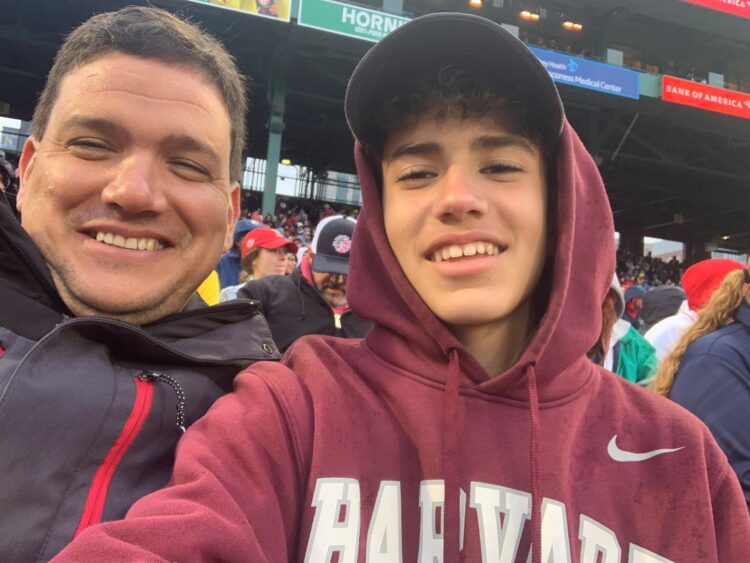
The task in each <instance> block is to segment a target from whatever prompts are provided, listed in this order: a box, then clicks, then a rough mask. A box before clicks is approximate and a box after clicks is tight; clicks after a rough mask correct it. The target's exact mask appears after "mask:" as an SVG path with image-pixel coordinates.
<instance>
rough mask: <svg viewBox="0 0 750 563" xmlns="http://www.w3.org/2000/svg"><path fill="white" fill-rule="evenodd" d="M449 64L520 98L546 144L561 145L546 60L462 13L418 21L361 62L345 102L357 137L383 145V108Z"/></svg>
mask: <svg viewBox="0 0 750 563" xmlns="http://www.w3.org/2000/svg"><path fill="white" fill-rule="evenodd" d="M447 66H451V67H454V68H457V69H461V70H466V71H469V72H471V73H472V74H473V75H474V76H476V77H478V78H480V79H482V80H483V81H486V82H487V83H488V85H489V87H490V88H491V89H492V90H493V91H497V92H499V93H502V92H504V91H506V90H507V91H508V93H509V94H511V93H513V94H515V95H516V96H521V99H522V100H524V101H525V102H526V103H527V108H528V114H529V118H530V125H531V126H532V127H533V129H534V130H535V132H537V133H538V134H539V135H541V138H542V139H543V140H544V141H545V143H548V144H551V145H554V144H556V142H557V140H558V139H559V138H560V134H561V133H562V128H563V121H564V110H563V105H562V101H561V100H560V95H559V93H558V91H557V87H556V86H555V83H554V82H553V80H552V78H551V77H550V75H549V73H548V72H547V71H546V70H545V68H544V66H543V65H542V63H541V62H540V61H539V60H538V59H537V58H536V57H535V56H534V54H533V53H532V52H531V51H529V49H528V48H527V47H526V45H524V43H523V42H522V41H521V40H520V39H518V38H517V37H516V36H514V35H513V34H512V33H510V32H509V31H507V30H505V29H503V27H502V26H500V24H498V23H496V22H493V21H491V20H488V19H486V18H482V17H479V16H474V15H471V14H458V13H435V14H428V15H426V16H420V17H418V18H415V19H413V20H411V21H409V22H407V23H405V24H404V25H402V26H401V27H399V28H397V29H395V30H394V31H392V32H391V33H389V34H388V35H386V36H385V37H384V38H383V39H381V40H380V41H379V42H378V43H376V44H375V45H374V46H373V47H372V48H370V50H369V51H368V52H367V53H366V54H365V56H364V57H362V60H361V61H360V62H359V64H358V65H357V67H356V68H355V69H354V72H353V74H352V76H351V78H350V80H349V86H348V88H347V91H346V100H345V103H344V108H345V111H346V119H347V122H348V123H349V128H350V129H351V130H352V133H353V134H354V136H355V137H356V138H357V139H358V140H359V141H360V142H361V143H362V144H363V145H365V146H368V147H370V148H380V147H381V146H382V143H383V142H384V134H385V133H384V132H383V131H382V130H381V129H380V127H379V126H378V124H377V120H376V115H375V114H376V112H377V110H378V108H379V107H381V105H382V104H383V103H384V102H387V101H389V100H392V99H394V98H396V97H397V96H398V95H399V94H400V93H402V92H403V91H404V90H405V88H408V85H409V83H410V80H411V79H412V78H413V77H415V76H424V74H425V73H430V72H435V73H437V72H439V71H440V69H442V68H445V67H447Z"/></svg>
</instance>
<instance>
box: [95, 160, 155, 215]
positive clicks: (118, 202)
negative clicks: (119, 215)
mask: <svg viewBox="0 0 750 563" xmlns="http://www.w3.org/2000/svg"><path fill="white" fill-rule="evenodd" d="M157 175H158V171H157V163H156V162H155V159H154V157H153V156H151V155H148V154H134V155H130V156H128V157H126V158H124V159H123V160H122V161H120V162H119V164H118V165H117V166H116V170H115V175H114V177H113V178H112V179H111V180H110V181H109V183H108V184H107V185H106V186H105V187H104V189H103V190H102V201H103V202H104V203H106V204H109V205H115V206H117V207H119V208H120V209H122V210H123V211H125V212H128V213H149V212H151V213H162V212H163V211H165V210H166V209H167V200H166V197H165V195H164V193H163V191H162V189H161V187H160V186H159V181H158V180H157Z"/></svg>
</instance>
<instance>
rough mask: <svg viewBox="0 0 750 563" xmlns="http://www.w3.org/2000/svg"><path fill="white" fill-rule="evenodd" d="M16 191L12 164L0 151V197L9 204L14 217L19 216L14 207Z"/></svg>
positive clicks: (16, 181) (16, 183)
mask: <svg viewBox="0 0 750 563" xmlns="http://www.w3.org/2000/svg"><path fill="white" fill-rule="evenodd" d="M17 193H18V179H17V178H16V173H15V171H14V170H13V165H12V164H11V163H10V162H8V161H7V160H6V159H5V155H4V154H3V153H2V152H0V194H1V195H0V197H3V196H4V197H5V198H6V199H7V200H8V203H9V204H10V208H11V209H12V210H13V213H14V214H15V215H16V217H19V218H20V216H19V214H18V210H17V209H16V194H17Z"/></svg>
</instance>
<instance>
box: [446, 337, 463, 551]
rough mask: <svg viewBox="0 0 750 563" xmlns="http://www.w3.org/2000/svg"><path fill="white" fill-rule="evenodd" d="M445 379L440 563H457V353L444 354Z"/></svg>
mask: <svg viewBox="0 0 750 563" xmlns="http://www.w3.org/2000/svg"><path fill="white" fill-rule="evenodd" d="M448 356H449V359H450V362H449V364H448V379H447V381H446V385H445V394H444V396H443V479H444V491H445V500H444V504H443V530H442V531H443V562H444V563H458V562H459V561H460V557H461V538H460V531H461V514H460V510H461V499H460V482H459V478H460V475H459V459H460V455H459V454H460V452H459V451H458V450H459V436H460V433H461V427H460V420H459V416H460V402H461V397H460V395H459V392H458V381H459V378H460V375H461V364H460V363H459V355H458V350H456V349H455V348H451V349H450V350H449V351H448Z"/></svg>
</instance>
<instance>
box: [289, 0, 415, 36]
mask: <svg viewBox="0 0 750 563" xmlns="http://www.w3.org/2000/svg"><path fill="white" fill-rule="evenodd" d="M408 21H409V18H404V17H401V16H394V15H392V14H386V13H385V12H379V11H377V10H370V9H368V8H361V7H359V6H353V5H351V4H346V3H344V2H336V1H335V0H300V7H299V18H298V19H297V23H298V24H299V25H304V26H307V27H312V28H315V29H322V30H323V31H330V32H331V33H338V34H339V35H346V36H347V37H354V38H355V39H363V40H365V41H374V42H377V41H380V40H381V39H382V38H383V37H385V36H386V35H388V34H389V33H390V32H391V31H393V30H394V29H396V28H397V27H400V26H402V25H403V24H405V23H406V22H408Z"/></svg>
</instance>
